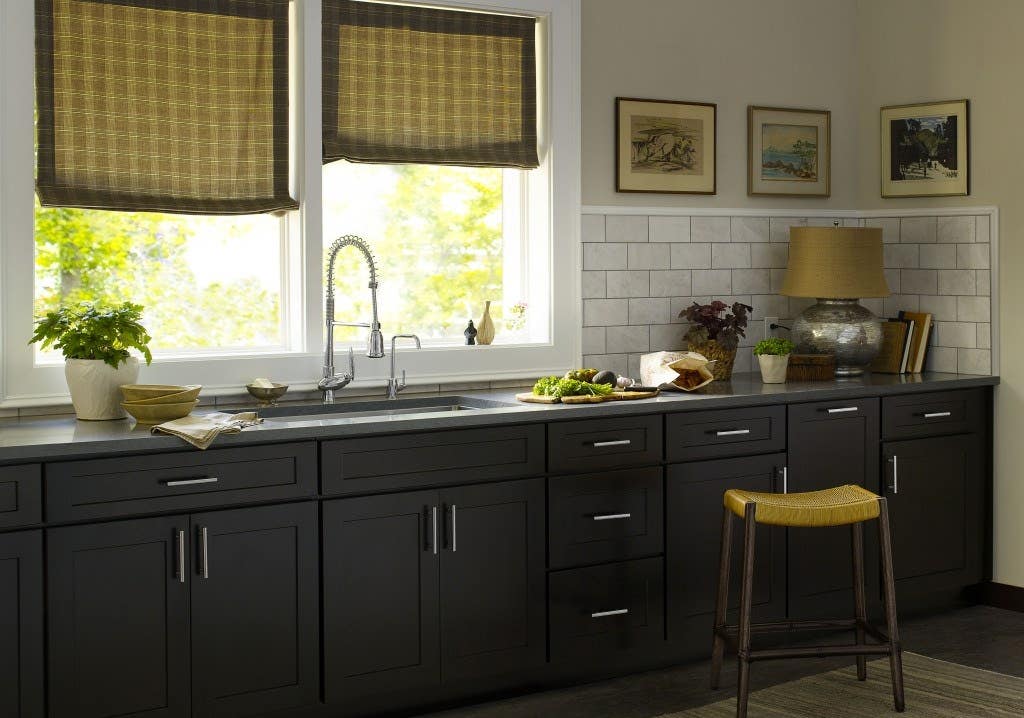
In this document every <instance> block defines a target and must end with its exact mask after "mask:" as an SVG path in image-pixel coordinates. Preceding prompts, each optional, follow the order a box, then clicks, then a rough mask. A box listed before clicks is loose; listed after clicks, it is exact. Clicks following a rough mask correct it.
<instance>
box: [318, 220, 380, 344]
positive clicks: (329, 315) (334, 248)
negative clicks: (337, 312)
mask: <svg viewBox="0 0 1024 718" xmlns="http://www.w3.org/2000/svg"><path fill="white" fill-rule="evenodd" d="M344 247H355V248H356V249H358V250H359V251H360V253H362V255H363V258H364V259H365V260H366V265H367V267H368V268H369V271H370V282H369V284H368V285H367V286H369V288H370V302H371V308H372V312H373V317H372V319H371V321H370V324H369V325H365V324H359V325H357V326H368V327H369V329H370V334H369V336H368V337H367V340H366V356H368V357H369V358H371V359H380V358H382V357H383V356H384V335H383V334H381V331H380V321H378V319H377V263H376V261H375V260H374V258H373V252H372V251H371V250H370V245H369V244H367V243H366V240H364V239H363V238H362V237H357V236H356V235H354V234H346V235H345V236H343V237H339V238H338V239H336V240H334V243H333V244H332V245H331V249H330V252H329V254H328V255H327V301H326V306H325V312H324V314H325V319H326V322H327V336H328V340H327V343H328V345H329V346H330V350H331V353H332V355H333V350H334V346H333V345H334V340H333V336H334V332H333V327H335V326H337V325H338V322H335V321H334V268H335V264H336V262H337V258H338V252H340V251H341V250H342V248H344ZM327 363H329V364H333V363H334V362H333V356H332V359H331V361H329V362H325V364H327Z"/></svg>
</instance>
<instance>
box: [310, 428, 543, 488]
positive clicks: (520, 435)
mask: <svg viewBox="0 0 1024 718" xmlns="http://www.w3.org/2000/svg"><path fill="white" fill-rule="evenodd" d="M321 450H322V452H323V453H322V461H321V467H320V472H321V474H320V475H321V482H322V490H323V492H324V493H325V494H331V495H341V494H353V493H361V492H365V491H377V490H381V489H396V488H406V487H413V486H414V487H423V486H428V485H444V484H454V483H465V482H474V481H484V480H492V479H508V478H520V477H529V476H536V475H537V474H543V473H544V427H543V426H542V425H530V426H503V427H495V428H493V429H467V430H457V431H433V432H423V433H416V434H404V435H401V436H385V437H375V438H367V439H339V440H337V441H325V442H324V443H323V444H322V445H321Z"/></svg>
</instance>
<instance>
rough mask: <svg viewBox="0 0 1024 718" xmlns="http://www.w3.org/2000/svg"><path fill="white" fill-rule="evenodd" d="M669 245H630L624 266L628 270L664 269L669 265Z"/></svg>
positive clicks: (670, 253) (670, 254)
mask: <svg viewBox="0 0 1024 718" xmlns="http://www.w3.org/2000/svg"><path fill="white" fill-rule="evenodd" d="M671 247H672V245H670V244H630V245H628V247H627V249H628V256H627V260H626V266H627V267H628V268H629V269H665V268H666V267H668V266H670V264H671V261H672V259H671V256H672V252H671Z"/></svg>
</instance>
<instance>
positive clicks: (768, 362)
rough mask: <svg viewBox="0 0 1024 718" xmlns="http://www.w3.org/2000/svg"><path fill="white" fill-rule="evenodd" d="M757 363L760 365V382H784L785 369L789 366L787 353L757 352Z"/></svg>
mask: <svg viewBox="0 0 1024 718" xmlns="http://www.w3.org/2000/svg"><path fill="white" fill-rule="evenodd" d="M757 363H758V364H760V365H761V382H762V383H764V384H784V383H785V381H786V370H787V369H788V368H789V354H758V355H757Z"/></svg>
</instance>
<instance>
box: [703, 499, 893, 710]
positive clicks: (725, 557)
mask: <svg viewBox="0 0 1024 718" xmlns="http://www.w3.org/2000/svg"><path fill="white" fill-rule="evenodd" d="M724 505H725V512H724V515H723V519H722V553H721V564H720V567H719V573H718V599H717V601H716V602H715V627H714V645H713V648H712V652H711V687H712V688H718V681H719V677H720V674H721V671H722V657H723V655H724V653H725V647H726V643H727V642H728V643H731V644H733V645H735V647H736V653H737V657H738V659H739V679H738V685H737V690H736V716H737V718H745V716H746V715H747V699H748V693H749V691H750V664H751V663H752V662H753V661H763V660H769V659H773V658H809V657H824V656H856V657H857V679H858V680H861V681H864V680H867V656H875V655H880V656H889V667H890V670H891V672H892V695H893V702H894V703H895V706H896V710H897V711H898V712H901V713H902V712H903V710H904V698H903V660H902V657H901V654H900V650H901V649H900V636H899V629H898V628H897V626H896V592H895V589H894V587H893V583H894V581H893V568H892V538H891V536H890V534H889V513H888V509H887V508H886V503H885V499H884V498H882V497H881V496H877V495H876V494H873V493H871V492H870V491H868V490H867V489H863V488H861V487H860V486H837V487H835V488H831V489H825V490H824V491H809V492H806V493H797V494H772V493H759V492H755V491H741V490H738V489H730V490H728V491H726V492H725V497H724ZM733 515H736V516H740V517H742V518H743V521H744V533H743V580H742V584H741V594H740V614H739V625H738V626H727V625H726V624H725V614H726V608H727V606H728V605H729V564H730V560H731V554H732V522H733ZM872 519H878V534H879V538H880V540H881V554H882V556H881V561H882V588H883V592H884V598H885V622H886V632H887V634H888V635H886V634H885V633H882V631H880V630H879V629H878V628H876V627H875V626H874V625H872V624H871V623H868V620H867V609H866V607H865V604H866V601H865V597H864V532H863V525H862V524H863V522H865V521H870V520H872ZM758 523H762V524H767V525H770V526H787V527H820V526H847V525H848V526H849V527H850V531H851V533H852V536H853V603H854V612H855V614H856V615H855V617H854V618H853V619H852V620H829V621H778V622H774V623H756V624H751V622H750V608H751V604H752V598H753V590H754V535H755V533H754V531H755V528H756V526H757V524H758ZM823 628H849V629H851V630H853V631H854V635H855V643H854V644H853V645H846V646H811V647H806V648H776V649H768V650H751V648H750V637H751V634H752V633H754V632H755V631H787V630H815V629H823ZM866 636H870V637H871V638H873V639H875V640H876V641H878V643H868V642H867V640H866Z"/></svg>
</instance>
